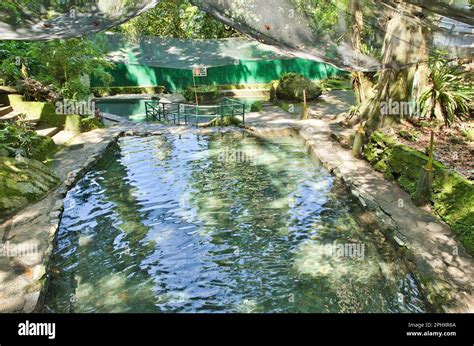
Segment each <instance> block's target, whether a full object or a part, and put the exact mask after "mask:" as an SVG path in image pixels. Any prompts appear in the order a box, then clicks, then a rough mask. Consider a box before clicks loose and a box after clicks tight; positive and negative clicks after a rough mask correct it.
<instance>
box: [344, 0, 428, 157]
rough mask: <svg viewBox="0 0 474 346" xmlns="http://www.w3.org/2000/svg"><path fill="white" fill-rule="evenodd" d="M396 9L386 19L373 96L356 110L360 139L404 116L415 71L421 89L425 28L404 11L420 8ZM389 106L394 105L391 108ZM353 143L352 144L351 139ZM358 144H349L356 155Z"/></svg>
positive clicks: (425, 71) (425, 66) (425, 70)
mask: <svg viewBox="0 0 474 346" xmlns="http://www.w3.org/2000/svg"><path fill="white" fill-rule="evenodd" d="M398 10H399V11H393V13H392V14H391V17H390V18H389V19H388V21H387V25H386V31H385V37H384V42H383V46H382V61H381V63H382V70H381V71H380V72H379V79H378V82H377V85H376V87H375V95H374V96H373V97H372V98H370V99H368V100H366V101H365V102H363V103H362V104H361V107H360V109H359V111H360V113H361V115H362V117H361V118H362V121H365V126H364V130H365V131H364V132H365V133H364V138H365V140H364V141H367V139H368V137H369V136H370V135H371V133H372V132H373V131H375V130H376V129H378V128H383V127H387V126H391V125H394V124H396V123H400V122H401V121H402V119H404V118H408V117H409V116H410V114H407V111H406V110H407V108H408V107H407V105H408V104H410V101H411V99H412V96H413V95H412V94H413V87H414V83H413V81H414V76H415V74H418V77H417V80H418V84H419V85H418V86H417V88H418V89H422V88H423V87H424V85H426V83H427V78H428V64H427V62H428V49H427V41H428V35H429V31H428V29H427V27H426V26H425V25H423V24H422V22H421V20H420V19H419V18H417V17H414V16H411V15H410V14H408V15H406V14H404V12H405V13H406V12H409V13H412V14H413V13H416V12H420V11H421V10H420V8H418V7H415V6H413V5H409V4H406V3H403V2H402V3H401V4H400V5H399V8H398ZM392 105H398V107H397V108H395V109H392V107H391V106H392ZM354 144H356V143H355V142H354ZM361 150H362V145H360V144H359V145H358V146H357V147H356V145H354V146H353V152H354V153H355V154H356V155H359V154H360V153H361Z"/></svg>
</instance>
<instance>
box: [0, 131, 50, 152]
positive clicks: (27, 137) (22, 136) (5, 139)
mask: <svg viewBox="0 0 474 346" xmlns="http://www.w3.org/2000/svg"><path fill="white" fill-rule="evenodd" d="M43 141H44V137H42V136H38V135H37V134H36V132H34V131H33V130H31V129H30V128H29V127H28V126H26V125H21V123H18V124H17V123H15V124H9V123H2V124H0V156H9V157H15V156H17V155H21V156H23V157H30V158H33V157H37V155H35V154H37V152H36V146H41V145H42V143H43ZM40 156H42V155H40Z"/></svg>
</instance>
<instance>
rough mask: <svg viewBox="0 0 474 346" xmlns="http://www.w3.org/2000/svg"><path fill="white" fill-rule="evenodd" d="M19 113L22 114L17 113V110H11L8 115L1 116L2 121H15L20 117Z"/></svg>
mask: <svg viewBox="0 0 474 346" xmlns="http://www.w3.org/2000/svg"><path fill="white" fill-rule="evenodd" d="M19 115H20V114H19V113H17V112H9V113H8V114H6V115H3V116H0V121H6V122H9V123H14V122H15V121H16V120H17V119H18V117H19Z"/></svg>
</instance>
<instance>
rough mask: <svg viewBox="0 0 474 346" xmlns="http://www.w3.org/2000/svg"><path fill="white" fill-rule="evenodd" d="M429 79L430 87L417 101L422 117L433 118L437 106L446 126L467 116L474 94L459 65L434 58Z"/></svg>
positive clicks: (440, 58)
mask: <svg viewBox="0 0 474 346" xmlns="http://www.w3.org/2000/svg"><path fill="white" fill-rule="evenodd" d="M429 79H430V86H429V87H428V88H427V89H426V90H425V91H424V92H423V93H422V94H421V97H420V100H419V102H420V105H421V109H422V113H423V115H425V116H426V115H428V114H429V115H430V116H431V117H432V118H434V117H435V109H436V106H439V107H440V109H441V112H442V115H443V118H444V121H445V123H446V125H451V124H453V122H454V121H455V119H456V117H457V118H459V119H463V118H464V117H466V116H468V115H469V109H470V104H469V103H470V102H471V100H472V98H473V96H474V92H473V89H472V84H470V83H469V82H468V81H466V80H465V79H464V73H463V71H462V70H461V67H460V66H459V65H456V64H454V65H453V64H450V63H449V61H448V60H447V59H444V58H442V57H436V58H435V59H433V60H432V61H431V62H430V77H429Z"/></svg>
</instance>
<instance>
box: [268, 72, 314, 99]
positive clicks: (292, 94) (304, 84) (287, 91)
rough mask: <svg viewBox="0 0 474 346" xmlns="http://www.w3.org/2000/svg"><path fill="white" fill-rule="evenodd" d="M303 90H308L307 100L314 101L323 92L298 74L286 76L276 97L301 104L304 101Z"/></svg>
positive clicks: (282, 79) (281, 81) (278, 88)
mask: <svg viewBox="0 0 474 346" xmlns="http://www.w3.org/2000/svg"><path fill="white" fill-rule="evenodd" d="M303 90H306V100H307V101H310V100H314V99H316V98H317V97H318V96H319V95H321V93H322V91H321V88H319V87H318V86H317V85H316V84H314V83H313V82H312V81H311V80H310V79H308V78H306V77H304V76H302V75H300V74H297V73H287V74H284V75H283V76H282V77H281V78H280V81H279V83H278V86H277V88H276V97H277V99H279V100H285V101H294V102H301V101H303Z"/></svg>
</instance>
